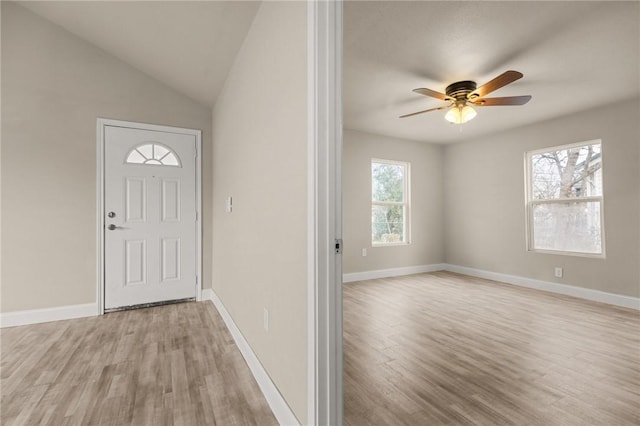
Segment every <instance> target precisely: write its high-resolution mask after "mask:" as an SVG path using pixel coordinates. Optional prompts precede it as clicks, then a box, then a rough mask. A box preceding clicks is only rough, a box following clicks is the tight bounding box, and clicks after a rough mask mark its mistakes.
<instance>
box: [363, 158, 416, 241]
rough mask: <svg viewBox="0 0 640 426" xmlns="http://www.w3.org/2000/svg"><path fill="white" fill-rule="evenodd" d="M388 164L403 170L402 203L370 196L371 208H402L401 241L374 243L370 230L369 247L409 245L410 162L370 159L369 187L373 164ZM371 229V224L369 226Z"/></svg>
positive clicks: (371, 183) (371, 184)
mask: <svg viewBox="0 0 640 426" xmlns="http://www.w3.org/2000/svg"><path fill="white" fill-rule="evenodd" d="M374 163H377V164H389V165H392V166H402V167H403V168H404V178H403V179H402V186H403V188H402V192H403V194H402V195H403V201H377V200H374V199H373V194H371V207H372V208H373V206H402V207H403V212H402V213H403V215H402V220H403V223H402V233H403V235H402V240H403V241H399V242H391V243H388V242H376V241H373V229H372V230H371V231H372V232H371V238H372V240H371V247H389V246H403V245H409V244H411V162H409V161H397V160H383V159H381V158H375V157H374V158H371V166H372V167H371V172H372V173H371V175H370V177H371V182H370V185H369V186H373V164H374ZM371 227H372V228H373V223H372V224H371Z"/></svg>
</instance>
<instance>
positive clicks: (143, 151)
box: [125, 143, 180, 167]
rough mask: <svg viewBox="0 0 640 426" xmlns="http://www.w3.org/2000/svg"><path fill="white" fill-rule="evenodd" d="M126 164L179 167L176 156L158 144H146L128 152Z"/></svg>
mask: <svg viewBox="0 0 640 426" xmlns="http://www.w3.org/2000/svg"><path fill="white" fill-rule="evenodd" d="M125 162H126V163H127V164H151V165H156V166H177V167H180V160H179V159H178V156H177V155H176V154H175V153H174V152H173V151H172V150H171V149H170V148H168V147H166V146H164V145H161V144H158V143H146V144H144V145H140V146H137V147H135V148H133V149H132V150H131V151H129V154H127V159H126V160H125Z"/></svg>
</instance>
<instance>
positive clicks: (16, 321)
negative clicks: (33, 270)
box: [0, 303, 98, 328]
mask: <svg viewBox="0 0 640 426" xmlns="http://www.w3.org/2000/svg"><path fill="white" fill-rule="evenodd" d="M96 315H98V304H97V303H87V304H84V305H70V306H60V307H56V308H45V309H31V310H28V311H17V312H5V313H1V314H0V328H5V327H16V326H18V325H29V324H39V323H42V322H51V321H60V320H68V319H74V318H85V317H93V316H96Z"/></svg>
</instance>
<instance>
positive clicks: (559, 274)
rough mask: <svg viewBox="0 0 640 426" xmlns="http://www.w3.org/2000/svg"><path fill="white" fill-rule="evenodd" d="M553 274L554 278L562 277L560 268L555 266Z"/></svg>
mask: <svg viewBox="0 0 640 426" xmlns="http://www.w3.org/2000/svg"><path fill="white" fill-rule="evenodd" d="M554 275H555V276H556V278H562V268H560V267H557V266H556V268H555V269H554Z"/></svg>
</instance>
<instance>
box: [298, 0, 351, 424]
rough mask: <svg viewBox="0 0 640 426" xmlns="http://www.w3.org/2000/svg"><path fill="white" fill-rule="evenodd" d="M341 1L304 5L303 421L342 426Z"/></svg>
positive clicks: (308, 2) (312, 0)
mask: <svg viewBox="0 0 640 426" xmlns="http://www.w3.org/2000/svg"><path fill="white" fill-rule="evenodd" d="M342 7H343V4H342V0H333V1H317V0H307V52H308V53H307V61H308V62H307V89H308V90H307V114H308V116H307V152H308V158H307V160H308V163H307V166H308V180H307V182H308V187H307V193H308V199H307V211H308V217H307V219H308V221H307V229H308V247H307V249H308V260H307V270H308V279H307V283H308V286H307V294H308V305H307V310H308V318H307V324H308V330H307V334H308V349H307V353H308V375H307V382H308V389H307V396H308V399H307V407H308V410H307V422H306V424H308V425H315V426H325V425H332V426H341V425H342V417H343V391H342V389H343V383H342V369H343V366H342V364H343V362H342V256H341V255H340V254H336V252H335V241H336V239H340V238H342V223H341V219H342V212H341V194H342V187H341V185H342V183H341V170H342Z"/></svg>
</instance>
